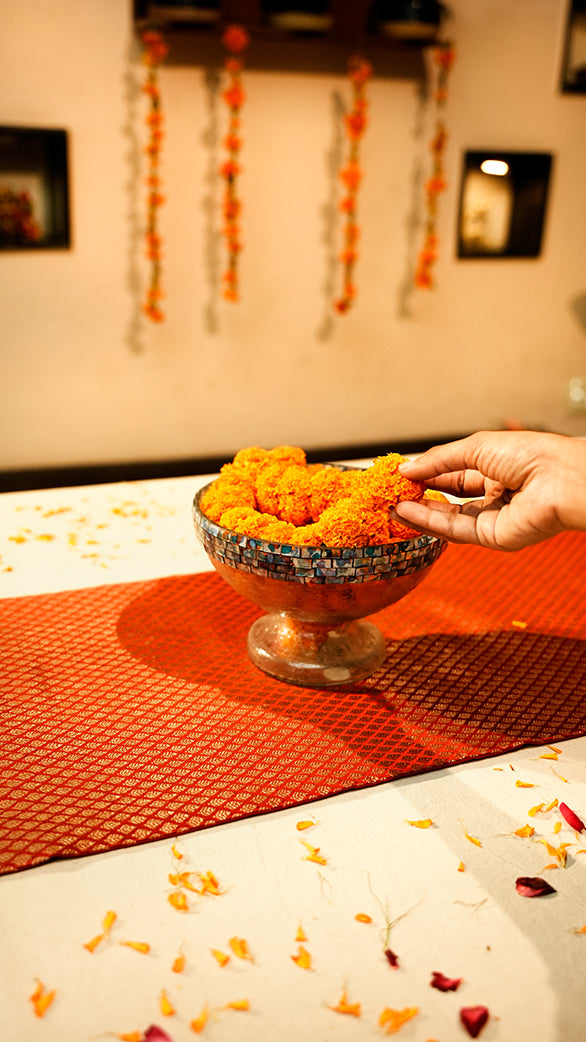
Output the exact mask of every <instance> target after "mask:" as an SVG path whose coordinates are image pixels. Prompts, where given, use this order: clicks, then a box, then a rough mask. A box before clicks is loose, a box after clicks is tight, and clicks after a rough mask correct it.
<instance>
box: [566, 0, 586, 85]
mask: <svg viewBox="0 0 586 1042" xmlns="http://www.w3.org/2000/svg"><path fill="white" fill-rule="evenodd" d="M560 88H561V90H562V93H564V94H586V0H572V2H571V4H570V8H569V11H568V21H567V24H566V32H565V38H564V48H563V53H562V68H561V83H560Z"/></svg>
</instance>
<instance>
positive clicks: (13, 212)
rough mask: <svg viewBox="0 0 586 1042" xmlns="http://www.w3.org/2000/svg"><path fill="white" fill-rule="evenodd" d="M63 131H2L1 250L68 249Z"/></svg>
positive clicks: (10, 128)
mask: <svg viewBox="0 0 586 1042" xmlns="http://www.w3.org/2000/svg"><path fill="white" fill-rule="evenodd" d="M67 153H68V141H67V131H65V130H41V129H38V128H32V127H31V128H28V127H26V128H25V127H8V126H0V250H39V249H61V248H68V247H69V246H70V245H71V242H70V227H69V187H68V165H67Z"/></svg>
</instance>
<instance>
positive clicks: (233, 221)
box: [220, 25, 250, 302]
mask: <svg viewBox="0 0 586 1042" xmlns="http://www.w3.org/2000/svg"><path fill="white" fill-rule="evenodd" d="M249 42H250V37H249V35H248V33H247V32H246V29H243V28H242V26H240V25H229V26H228V28H227V29H226V31H225V33H224V35H223V36H222V43H223V44H224V46H225V47H226V48H227V50H228V51H230V54H229V55H228V57H227V58H226V59H225V61H224V69H225V70H226V72H227V73H228V77H229V81H228V86H227V87H226V89H225V90H224V92H223V94H222V97H223V99H224V101H225V102H226V105H227V106H228V111H229V122H228V132H227V134H226V137H225V138H224V147H225V149H226V152H227V154H228V155H227V159H226V161H225V162H224V163H223V164H222V166H221V167H220V173H221V175H222V177H223V178H224V196H223V200H222V211H223V218H224V224H223V228H222V231H223V235H224V238H225V240H226V249H227V253H228V259H227V264H226V270H225V271H224V275H223V281H224V291H223V296H224V299H225V300H230V301H233V302H236V301H237V300H239V299H240V297H239V284H238V254H239V253H240V251H241V249H242V242H241V234H240V217H241V214H242V203H241V201H240V199H239V198H238V193H237V190H236V186H237V180H238V175H239V174H240V172H241V167H240V162H239V157H240V150H241V148H242V138H241V136H240V111H241V109H242V106H243V104H244V100H245V94H244V90H243V87H242V76H241V73H242V68H243V61H242V59H241V58H238V57H236V56H237V55H239V54H241V53H242V52H243V51H245V50H246V48H247V47H248V44H249Z"/></svg>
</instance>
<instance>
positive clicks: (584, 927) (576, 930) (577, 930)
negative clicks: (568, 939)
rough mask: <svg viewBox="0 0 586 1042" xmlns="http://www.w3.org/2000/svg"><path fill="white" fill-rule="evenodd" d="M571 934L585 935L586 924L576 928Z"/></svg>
mask: <svg viewBox="0 0 586 1042" xmlns="http://www.w3.org/2000/svg"><path fill="white" fill-rule="evenodd" d="M573 933H585V934H586V923H584V926H577V927H576V929H575V930H574V931H573Z"/></svg>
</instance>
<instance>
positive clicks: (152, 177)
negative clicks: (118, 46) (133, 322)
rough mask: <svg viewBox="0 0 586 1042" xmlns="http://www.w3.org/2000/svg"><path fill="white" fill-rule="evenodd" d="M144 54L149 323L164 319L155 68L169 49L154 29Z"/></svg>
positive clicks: (159, 122)
mask: <svg viewBox="0 0 586 1042" xmlns="http://www.w3.org/2000/svg"><path fill="white" fill-rule="evenodd" d="M142 42H143V45H144V51H143V54H142V62H143V64H144V65H146V67H147V78H146V82H145V84H144V86H143V88H142V89H143V91H144V93H145V94H146V95H147V97H148V98H149V102H150V106H149V112H148V115H147V117H146V124H147V127H148V128H149V140H148V143H147V146H146V148H145V153H146V155H147V157H148V176H147V179H146V183H147V186H148V196H147V223H146V232H145V243H146V256H147V257H148V259H149V261H150V264H151V270H150V282H149V286H148V289H147V292H146V298H145V302H144V304H143V311H144V313H145V315H147V317H148V318H150V319H151V320H152V321H153V322H162V320H163V318H164V317H165V316H164V313H163V311H162V310H161V305H160V301H161V297H162V296H163V293H162V289H161V256H162V240H161V236H160V233H159V227H158V217H159V208H160V207H161V206H162V204H163V203H164V201H165V199H164V196H163V195H162V194H161V177H160V173H159V168H160V160H161V144H162V140H163V114H162V111H161V91H160V87H159V77H158V72H159V66H160V64H161V62H162V61H164V59H165V58H166V56H167V54H168V51H169V48H168V46H167V44H166V43H165V40H164V38H163V34H162V33H160V32H158V31H157V30H155V29H146V30H145V31H144V32H143V33H142Z"/></svg>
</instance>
